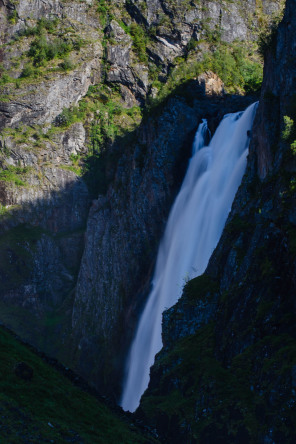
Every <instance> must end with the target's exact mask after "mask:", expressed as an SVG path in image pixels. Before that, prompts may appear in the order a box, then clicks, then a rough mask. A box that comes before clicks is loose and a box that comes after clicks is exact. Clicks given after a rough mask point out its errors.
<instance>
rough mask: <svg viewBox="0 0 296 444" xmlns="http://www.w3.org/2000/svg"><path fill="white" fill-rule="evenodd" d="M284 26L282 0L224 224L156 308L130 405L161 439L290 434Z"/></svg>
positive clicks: (290, 73)
mask: <svg viewBox="0 0 296 444" xmlns="http://www.w3.org/2000/svg"><path fill="white" fill-rule="evenodd" d="M295 25H296V14H295V1H292V0H291V1H290V0H288V1H287V6H286V12H285V16H284V19H283V21H282V23H281V24H280V26H279V28H278V32H277V33H276V32H274V33H273V34H272V35H271V37H270V38H269V39H268V45H267V48H266V60H265V61H266V64H265V71H264V82H263V88H262V93H261V98H260V105H259V108H258V111H257V116H256V119H255V124H254V131H253V140H252V144H251V148H250V156H249V161H248V169H247V173H246V175H245V177H244V179H243V183H242V185H241V187H240V189H239V191H238V193H237V196H236V199H235V202H234V204H233V208H232V211H231V214H230V216H229V218H228V222H227V224H226V227H225V230H224V233H223V235H222V238H221V240H220V242H219V244H218V246H217V248H216V250H215V252H214V254H213V256H212V258H211V260H210V263H209V265H208V268H207V270H206V273H205V274H204V275H203V276H201V277H199V278H196V279H194V280H192V281H190V282H189V283H188V284H187V285H186V287H185V289H184V294H183V296H182V298H181V300H180V301H179V302H178V303H177V304H176V306H175V307H173V308H171V309H170V310H168V311H166V312H165V314H164V317H163V343H164V348H163V350H162V351H161V352H160V353H159V355H158V356H157V358H156V362H155V364H154V366H153V367H152V370H151V381H150V385H149V387H148V390H147V391H146V393H145V395H144V397H143V398H142V402H141V407H140V409H139V411H138V414H139V415H144V416H145V417H146V418H148V417H149V419H150V420H151V418H152V421H151V422H152V424H153V425H154V426H155V427H156V429H157V430H158V433H159V435H160V436H161V437H162V439H163V440H164V441H165V442H170V443H177V442H192V443H195V442H207V443H211V442H213V443H214V442H215V443H220V442H221V443H224V442H227V443H237V442H245V443H251V442H262V443H263V442H264V443H267V442H268V443H287V442H293V441H294V440H295V429H294V427H293V424H294V422H295V401H296V399H295V396H296V392H295V364H296V347H295V344H296V342H295V339H296V338H295V316H296V311H295V282H296V280H295V278H296V276H295V217H294V216H295V186H294V183H295V150H294V145H295V143H294V140H295V134H296V133H295V126H294V120H295V97H294V95H293V93H291V85H293V84H294V82H295V76H296V69H295V68H296V66H295V58H294V53H295V42H296V33H295V29H296V28H295ZM155 406H157V407H155Z"/></svg>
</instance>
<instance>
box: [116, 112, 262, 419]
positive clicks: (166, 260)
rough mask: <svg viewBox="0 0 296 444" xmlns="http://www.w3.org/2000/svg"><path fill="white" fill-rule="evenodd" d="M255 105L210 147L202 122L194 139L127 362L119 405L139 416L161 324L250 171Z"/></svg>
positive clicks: (198, 269) (229, 121)
mask: <svg viewBox="0 0 296 444" xmlns="http://www.w3.org/2000/svg"><path fill="white" fill-rule="evenodd" d="M256 108H257V104H254V105H251V106H250V107H249V108H248V109H247V110H246V111H245V112H244V113H236V114H230V115H227V116H225V117H224V118H223V120H222V122H221V123H220V125H219V127H218V128H217V130H216V132H215V134H214V136H213V139H212V140H211V141H210V143H209V145H208V146H206V141H207V139H209V130H208V128H207V123H206V122H205V121H204V122H203V123H201V124H200V126H199V128H198V131H197V133H196V136H195V140H194V143H193V148H192V158H191V160H190V163H189V166H188V170H187V173H186V175H185V178H184V181H183V184H182V186H181V189H180V192H179V194H178V196H177V198H176V201H175V203H174V205H173V207H172V210H171V212H170V215H169V218H168V222H167V226H166V229H165V232H164V237H163V239H162V241H161V243H160V247H159V250H158V256H157V261H156V266H155V272H154V277H153V280H152V290H151V293H150V295H149V297H148V301H147V304H146V306H145V308H144V311H143V313H142V315H141V318H140V322H139V326H138V328H137V333H136V336H135V339H134V341H133V344H132V347H131V351H130V356H129V358H128V375H127V381H126V384H125V387H124V392H123V397H122V401H121V405H122V407H123V408H124V409H125V410H130V411H131V412H133V411H135V410H136V408H137V407H138V405H139V402H140V397H141V395H142V394H143V392H144V390H145V389H146V388H147V387H148V382H149V370H150V367H151V365H152V364H153V362H154V357H155V355H156V353H158V352H159V351H160V349H161V347H162V341H161V318H162V313H163V311H164V310H165V309H168V308H170V307H172V305H174V304H175V303H176V302H177V300H178V299H179V297H180V296H181V294H182V289H183V286H184V282H185V281H189V280H191V279H192V278H193V277H196V276H200V275H201V274H202V273H203V272H204V271H205V269H206V266H207V264H208V261H209V258H210V256H211V254H212V252H213V250H214V248H215V247H216V245H217V243H218V241H219V238H220V236H221V233H222V230H223V228H224V224H225V221H226V219H227V216H228V213H229V211H230V208H231V204H232V201H233V199H234V196H235V193H236V191H237V188H238V186H239V184H240V182H241V179H242V176H243V174H244V170H245V167H246V157H247V152H248V145H249V136H248V134H250V133H251V129H252V124H253V119H254V115H255V112H256Z"/></svg>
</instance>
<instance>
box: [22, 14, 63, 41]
mask: <svg viewBox="0 0 296 444" xmlns="http://www.w3.org/2000/svg"><path fill="white" fill-rule="evenodd" d="M59 22H60V20H59V19H58V18H57V17H55V18H53V19H46V18H44V17H42V18H41V19H39V20H37V23H36V26H33V27H30V26H28V27H27V28H25V29H24V30H22V31H20V32H19V33H18V35H17V37H16V38H20V37H30V36H41V35H42V34H44V32H45V31H47V32H48V33H49V34H54V33H55V32H56V28H57V26H58V24H59Z"/></svg>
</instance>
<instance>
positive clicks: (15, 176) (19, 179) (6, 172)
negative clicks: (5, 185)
mask: <svg viewBox="0 0 296 444" xmlns="http://www.w3.org/2000/svg"><path fill="white" fill-rule="evenodd" d="M30 171H31V168H30V167H24V168H22V167H15V166H12V165H8V166H6V168H5V169H2V170H1V171H0V181H4V182H11V183H14V184H15V185H16V186H18V187H24V186H26V182H25V180H24V179H25V177H26V174H28V173H29V172H30Z"/></svg>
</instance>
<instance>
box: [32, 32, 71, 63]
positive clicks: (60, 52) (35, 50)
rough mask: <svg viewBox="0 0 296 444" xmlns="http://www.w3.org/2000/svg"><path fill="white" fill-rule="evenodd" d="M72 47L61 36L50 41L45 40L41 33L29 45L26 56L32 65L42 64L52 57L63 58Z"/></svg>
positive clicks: (69, 42)
mask: <svg viewBox="0 0 296 444" xmlns="http://www.w3.org/2000/svg"><path fill="white" fill-rule="evenodd" d="M73 49H74V46H73V43H72V42H71V41H69V40H68V41H67V40H64V39H61V38H58V39H55V40H54V41H52V42H49V41H47V39H46V36H45V35H44V34H41V35H40V36H39V37H37V38H36V39H35V40H34V41H33V42H32V43H31V46H30V49H29V52H28V56H29V57H30V58H31V60H32V62H33V65H34V66H44V65H45V63H46V62H47V61H49V60H52V59H54V58H56V57H57V58H63V57H65V56H66V55H68V54H69V53H70V52H71V51H72V50H73Z"/></svg>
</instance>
